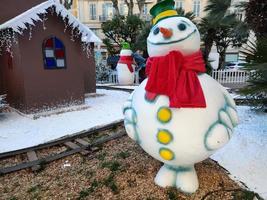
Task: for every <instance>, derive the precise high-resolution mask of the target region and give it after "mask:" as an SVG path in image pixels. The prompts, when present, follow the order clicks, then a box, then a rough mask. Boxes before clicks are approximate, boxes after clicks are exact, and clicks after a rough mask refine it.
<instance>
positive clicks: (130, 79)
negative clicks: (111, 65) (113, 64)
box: [117, 63, 134, 85]
mask: <svg viewBox="0 0 267 200" xmlns="http://www.w3.org/2000/svg"><path fill="white" fill-rule="evenodd" d="M132 67H133V69H134V66H133V65H132ZM117 72H118V81H119V84H121V85H130V84H133V83H134V72H130V70H129V69H128V66H127V65H126V64H120V63H119V64H118V65H117Z"/></svg>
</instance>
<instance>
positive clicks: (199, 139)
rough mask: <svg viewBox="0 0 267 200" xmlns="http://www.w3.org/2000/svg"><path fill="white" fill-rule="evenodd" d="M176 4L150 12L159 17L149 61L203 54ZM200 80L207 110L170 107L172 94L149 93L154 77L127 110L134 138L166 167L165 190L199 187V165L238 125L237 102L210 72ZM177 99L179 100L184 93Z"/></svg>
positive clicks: (161, 181)
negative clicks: (172, 55)
mask: <svg viewBox="0 0 267 200" xmlns="http://www.w3.org/2000/svg"><path fill="white" fill-rule="evenodd" d="M173 5H174V2H173V1H172V0H165V1H162V2H160V3H158V4H156V5H155V6H154V7H153V8H152V9H151V11H150V13H151V14H152V15H153V17H154V19H153V22H154V26H153V28H152V29H151V32H150V34H149V36H148V38H147V48H148V53H149V56H150V57H154V58H155V57H156V58H157V57H164V56H167V55H169V54H170V53H171V52H175V51H177V52H180V53H181V54H182V55H183V56H184V57H185V58H186V57H187V56H190V55H193V54H195V53H196V52H199V49H200V35H199V32H198V30H197V27H196V26H195V25H194V24H193V23H192V22H191V21H190V20H189V19H187V18H184V17H179V16H177V13H176V11H175V10H174V9H173ZM161 64H162V66H163V69H166V70H167V68H168V67H169V66H168V65H167V64H166V66H164V65H165V64H164V62H163V63H161ZM152 67H153V66H152ZM185 67H186V66H185ZM161 69H162V68H161ZM151 70H152V69H151ZM155 71H156V70H154V72H155ZM185 71H186V70H185ZM187 73H188V72H185V74H187ZM170 76H171V75H170ZM196 77H197V79H198V81H196V83H199V84H200V86H201V90H202V94H203V95H204V103H205V105H204V106H203V105H202V106H197V105H195V106H190V105H189V106H177V107H171V106H170V97H169V96H166V95H161V94H154V93H150V92H148V91H147V90H146V85H147V83H148V81H149V78H154V79H155V76H150V74H149V76H148V79H146V80H144V81H143V82H142V83H141V85H140V86H139V87H138V88H136V89H135V91H134V92H133V93H132V94H131V95H130V97H129V99H128V100H127V102H126V103H125V104H124V107H123V113H124V116H125V119H124V124H125V129H126V132H127V134H128V135H129V137H131V138H132V139H133V140H135V141H136V142H138V144H139V145H140V146H141V147H142V148H143V149H144V150H145V151H146V152H147V153H148V154H150V155H151V156H153V157H154V158H155V159H157V160H159V161H161V162H163V163H164V165H163V166H162V167H161V169H160V170H159V172H158V173H157V175H156V178H155V183H156V184H157V185H159V186H162V187H167V186H174V187H176V188H178V189H180V190H182V191H183V192H186V193H193V192H195V191H196V190H197V189H198V187H199V183H198V178H197V174H196V171H195V169H194V164H195V163H197V162H200V161H202V160H204V159H206V158H208V157H209V156H210V155H211V154H213V153H214V152H215V151H216V150H218V149H219V148H221V147H222V146H224V145H225V144H226V143H227V142H228V141H229V139H230V138H231V136H232V134H233V128H234V127H235V126H236V125H237V124H238V116H237V112H236V106H235V102H234V100H233V99H232V97H231V96H230V95H229V93H228V92H227V91H226V90H225V88H223V87H222V86H221V85H220V84H219V83H218V82H216V81H215V80H214V79H213V78H211V77H210V76H209V75H207V74H205V73H197V75H196ZM161 78H162V77H161ZM160 83H161V84H162V86H164V85H165V84H166V83H167V81H166V82H165V81H164V79H161V81H160ZM180 83H181V82H180ZM182 84H186V83H182ZM189 85H190V83H189ZM159 87H160V86H159ZM173 87H175V83H173ZM178 87H179V86H178ZM191 87H192V88H194V85H193V86H192V85H191ZM178 92H179V91H178ZM186 92H189V94H192V93H190V92H191V91H186ZM177 96H178V99H179V93H178V95H177ZM181 96H184V94H181ZM185 96H186V95H185ZM192 98H194V97H192ZM202 100H203V99H202ZM202 103H203V102H202ZM183 105H186V104H183ZM229 156H231V155H229Z"/></svg>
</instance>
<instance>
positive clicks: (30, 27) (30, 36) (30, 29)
mask: <svg viewBox="0 0 267 200" xmlns="http://www.w3.org/2000/svg"><path fill="white" fill-rule="evenodd" d="M31 39H32V26H31V25H29V40H31Z"/></svg>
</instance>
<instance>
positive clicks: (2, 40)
mask: <svg viewBox="0 0 267 200" xmlns="http://www.w3.org/2000/svg"><path fill="white" fill-rule="evenodd" d="M48 12H49V13H51V15H53V14H54V13H56V14H57V15H58V16H60V17H62V19H63V22H64V32H66V31H67V29H68V27H70V28H71V40H72V41H75V39H76V38H79V39H81V43H86V45H85V47H82V48H83V49H84V50H85V51H86V54H87V55H90V54H91V52H90V45H89V43H90V42H95V43H101V42H102V41H101V40H100V39H99V38H98V37H97V36H96V35H95V34H94V33H93V31H91V30H90V29H89V28H88V27H87V26H86V25H84V24H82V23H81V22H80V21H79V20H77V19H76V18H75V17H74V16H73V15H72V14H71V13H70V12H69V11H68V10H66V8H65V7H64V6H63V5H61V4H60V3H59V2H58V0H47V1H44V2H42V3H40V4H38V5H36V6H34V7H32V8H31V9H29V10H27V11H25V12H23V13H21V14H20V15H18V16H16V17H14V18H12V19H10V20H9V21H7V22H5V23H3V24H0V48H1V49H0V51H3V50H6V51H8V52H11V46H12V43H13V42H15V43H17V42H18V41H17V39H16V38H17V37H16V36H15V35H14V34H20V35H22V34H23V31H24V30H26V29H30V30H29V32H30V35H29V40H30V39H31V38H32V29H33V27H34V26H35V23H36V22H38V21H41V22H42V23H43V29H44V30H46V29H47V28H46V26H45V21H46V20H48V18H47V13H48ZM0 53H1V52H0Z"/></svg>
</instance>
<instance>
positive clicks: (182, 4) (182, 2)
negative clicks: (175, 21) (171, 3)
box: [175, 1, 184, 9]
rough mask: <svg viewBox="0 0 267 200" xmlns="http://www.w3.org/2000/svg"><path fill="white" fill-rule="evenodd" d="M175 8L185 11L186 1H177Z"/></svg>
mask: <svg viewBox="0 0 267 200" xmlns="http://www.w3.org/2000/svg"><path fill="white" fill-rule="evenodd" d="M175 7H176V8H181V9H184V1H176V2H175Z"/></svg>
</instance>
